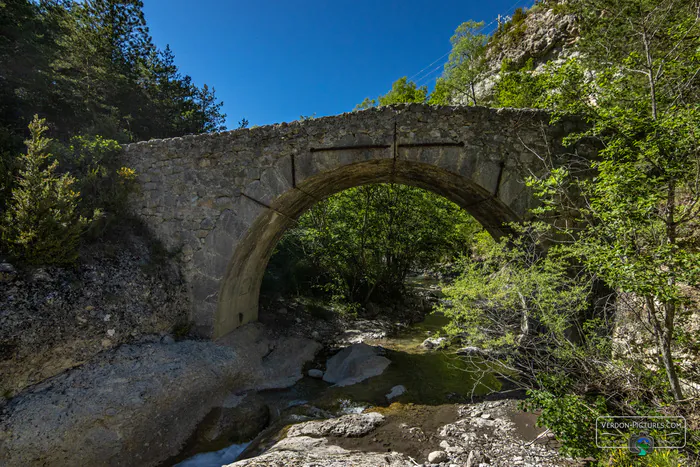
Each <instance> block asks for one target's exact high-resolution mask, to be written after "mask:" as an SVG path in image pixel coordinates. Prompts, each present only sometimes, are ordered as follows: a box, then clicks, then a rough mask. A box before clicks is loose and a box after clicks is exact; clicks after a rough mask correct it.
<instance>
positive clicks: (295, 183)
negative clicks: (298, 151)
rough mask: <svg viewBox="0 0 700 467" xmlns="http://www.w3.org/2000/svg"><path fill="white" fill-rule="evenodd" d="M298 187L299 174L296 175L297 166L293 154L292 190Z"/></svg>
mask: <svg viewBox="0 0 700 467" xmlns="http://www.w3.org/2000/svg"><path fill="white" fill-rule="evenodd" d="M296 187H297V174H296V166H295V163H294V153H293V152H292V188H296Z"/></svg>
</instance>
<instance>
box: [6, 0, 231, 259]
mask: <svg viewBox="0 0 700 467" xmlns="http://www.w3.org/2000/svg"><path fill="white" fill-rule="evenodd" d="M221 107H222V103H221V102H219V101H218V100H217V99H216V96H215V94H214V90H213V89H212V88H209V87H208V86H207V85H203V86H201V87H200V86H197V85H195V84H194V83H193V82H192V79H191V78H190V77H189V76H186V75H183V74H182V73H181V72H180V71H179V69H178V67H177V66H176V65H175V58H174V55H173V53H172V51H171V50H170V49H169V48H168V47H166V48H165V50H159V49H158V48H157V47H156V46H155V45H154V44H153V41H152V39H151V37H150V35H149V33H148V27H147V24H146V19H145V17H144V15H143V3H142V2H141V1H139V0H89V1H85V2H83V1H70V0H41V1H37V2H34V1H29V0H5V1H3V2H0V218H2V242H1V243H0V254H5V255H9V256H10V257H11V258H12V259H13V260H14V261H17V262H19V263H33V264H42V263H70V262H73V261H74V260H75V259H76V258H77V248H78V246H79V244H80V242H81V241H90V240H94V239H96V238H100V237H101V236H103V235H105V234H106V233H108V231H109V229H110V228H111V226H113V225H116V223H118V222H123V221H124V219H125V217H126V216H127V213H126V210H125V200H126V196H127V193H128V190H129V187H130V185H131V182H132V181H133V179H134V177H135V174H134V172H133V170H131V169H130V168H128V167H122V166H121V164H119V162H118V154H119V152H120V150H121V147H120V144H124V143H129V142H133V141H140V140H145V139H150V138H167V137H174V136H182V135H186V134H196V133H203V132H210V131H218V130H222V129H224V118H225V115H223V114H222V113H221ZM30 124H31V125H30ZM28 128H29V131H28ZM28 138H29V139H28ZM27 139H28V141H27V144H26V146H27V149H26V154H23V153H24V152H25V143H24V141H25V140H27ZM69 232H70V233H69Z"/></svg>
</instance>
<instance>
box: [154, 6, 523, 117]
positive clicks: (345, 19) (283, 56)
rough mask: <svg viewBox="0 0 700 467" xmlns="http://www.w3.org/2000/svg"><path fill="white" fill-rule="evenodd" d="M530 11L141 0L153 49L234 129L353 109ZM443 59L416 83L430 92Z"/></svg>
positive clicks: (459, 7) (502, 7)
mask: <svg viewBox="0 0 700 467" xmlns="http://www.w3.org/2000/svg"><path fill="white" fill-rule="evenodd" d="M532 3H533V1H532V0H520V1H516V0H482V1H474V0H462V1H452V0H450V1H447V0H445V1H440V0H435V1H417V0H404V1H394V0H354V1H349V0H327V1H321V0H314V1H311V0H286V1H277V0H275V1H273V0H248V1H238V0H235V1H234V0H197V1H193V0H144V4H145V6H144V11H145V14H146V20H147V22H148V25H149V28H150V32H151V35H152V36H153V39H154V41H155V43H156V45H158V46H159V47H161V48H164V47H165V46H166V45H167V44H170V47H171V48H172V50H173V52H174V53H175V61H176V63H177V65H178V66H179V67H180V70H181V71H182V73H183V74H188V75H190V76H192V78H193V79H194V81H195V83H197V84H198V85H201V84H203V83H207V84H208V85H210V86H213V87H214V88H215V89H216V93H217V97H218V98H219V99H220V100H223V101H224V111H225V113H226V114H228V118H227V125H228V127H229V128H235V127H236V126H237V124H238V121H239V120H240V119H241V118H243V117H245V118H247V119H248V120H249V121H250V125H265V124H269V123H277V122H283V121H286V122H289V121H292V120H297V119H298V118H299V116H300V115H313V114H316V116H317V117H321V116H325V115H334V114H338V113H342V112H347V111H350V110H352V109H353V108H354V107H355V105H356V104H358V103H360V102H361V101H362V100H363V99H364V98H365V97H368V96H371V97H375V96H377V95H379V94H383V93H385V92H386V91H387V90H388V89H389V88H390V87H391V83H392V82H394V81H395V80H396V79H398V78H400V77H402V76H409V77H410V76H413V75H416V74H417V73H419V72H420V71H421V70H422V69H424V68H425V67H427V66H428V65H429V64H430V63H431V62H433V61H435V60H436V59H438V58H439V57H440V56H441V55H443V54H445V53H447V52H449V50H450V36H451V35H452V33H453V31H454V29H455V28H456V27H457V26H458V25H459V24H460V23H462V22H463V21H467V20H469V19H474V20H484V21H485V22H486V23H490V22H491V21H493V20H494V19H495V18H496V16H497V15H498V14H499V13H500V14H512V12H513V10H514V9H515V8H516V7H518V6H530V5H531V4H532ZM489 29H493V25H492V26H491V27H490V28H489ZM445 60H446V57H445V58H443V59H442V60H440V61H438V62H436V63H435V64H434V65H432V66H430V67H429V68H428V69H426V70H425V71H424V72H423V73H421V74H418V75H417V76H416V77H415V78H414V80H417V81H419V84H428V85H429V86H432V85H433V84H434V82H435V78H437V77H438V76H439V74H440V72H441V70H442V67H441V64H443V63H444V62H445ZM430 72H432V73H430ZM429 73H430V74H429ZM424 75H427V76H424Z"/></svg>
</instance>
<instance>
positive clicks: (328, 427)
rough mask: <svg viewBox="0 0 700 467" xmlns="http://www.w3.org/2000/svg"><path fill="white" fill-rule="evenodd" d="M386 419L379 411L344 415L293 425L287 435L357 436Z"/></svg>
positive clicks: (364, 433) (369, 430) (367, 431)
mask: <svg viewBox="0 0 700 467" xmlns="http://www.w3.org/2000/svg"><path fill="white" fill-rule="evenodd" d="M383 421H384V415H382V414H380V413H377V412H369V413H360V414H351V415H343V416H342V417H339V418H331V419H329V420H320V421H312V422H306V423H300V424H298V425H294V426H292V427H291V428H290V429H289V431H288V432H287V436H290V437H294V436H313V437H316V438H322V437H324V436H342V437H344V438H356V437H358V436H364V435H366V434H367V433H370V432H371V431H372V430H374V429H375V428H376V427H378V426H379V425H381V423H382V422H383Z"/></svg>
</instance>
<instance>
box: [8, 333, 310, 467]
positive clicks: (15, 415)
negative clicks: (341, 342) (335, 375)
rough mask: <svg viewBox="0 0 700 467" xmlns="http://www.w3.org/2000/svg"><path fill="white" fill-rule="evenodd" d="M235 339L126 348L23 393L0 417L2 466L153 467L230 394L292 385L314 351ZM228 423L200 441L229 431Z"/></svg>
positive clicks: (281, 341) (258, 336)
mask: <svg viewBox="0 0 700 467" xmlns="http://www.w3.org/2000/svg"><path fill="white" fill-rule="evenodd" d="M232 334H233V335H232V336H230V337H229V338H228V339H226V340H221V341H219V342H218V343H215V342H197V341H181V342H176V343H173V344H169V345H166V344H162V343H160V342H159V343H151V344H140V345H124V346H121V347H120V348H119V349H116V350H115V351H111V352H104V353H103V354H101V355H99V356H98V358H94V359H93V360H92V361H91V362H90V363H88V364H85V365H82V366H81V367H78V368H75V369H73V370H70V371H68V372H65V373H63V374H61V375H59V376H56V377H54V378H51V379H49V380H47V381H45V382H43V383H41V384H39V385H37V386H35V387H33V388H32V389H31V390H27V391H25V392H23V393H21V394H20V395H18V396H17V397H15V398H14V399H12V400H11V401H10V402H9V403H8V404H7V405H6V406H5V407H4V408H3V411H2V413H1V414H0V465H2V466H3V467H14V466H33V465H51V466H57V467H61V466H76V465H91V466H132V465H138V466H144V467H148V466H154V465H159V464H160V463H161V462H163V461H164V460H166V459H168V458H169V457H171V456H174V455H176V454H177V453H178V452H179V451H180V450H181V448H182V446H183V444H184V443H185V442H186V441H187V440H188V439H190V437H191V436H192V435H193V434H194V432H195V429H196V427H197V425H198V424H199V422H200V421H202V420H203V419H204V418H205V416H206V415H207V414H209V413H211V411H212V409H214V408H216V407H224V408H226V405H227V404H225V402H226V400H227V397H228V396H229V395H230V394H231V393H232V392H240V391H246V390H254V389H263V388H265V389H269V388H282V387H287V386H289V385H292V384H294V382H296V381H297V380H299V379H300V378H301V377H302V367H303V365H304V363H305V362H306V361H308V360H311V359H313V356H314V353H315V352H316V351H317V350H318V349H319V348H320V345H319V344H318V343H316V342H314V341H312V340H309V339H301V338H286V337H282V338H277V339H274V338H272V336H270V335H268V333H267V332H265V330H264V328H263V327H262V326H261V325H259V323H257V324H253V325H248V326H243V327H242V328H239V329H237V330H236V331H234V333H232ZM222 343H226V344H228V345H222ZM229 408H230V407H229ZM263 410H264V409H261V411H260V412H259V413H258V414H257V415H259V416H260V419H259V420H258V421H259V422H260V424H262V421H260V420H262V419H263V418H264V414H263V413H262V411H263ZM225 412H229V411H225ZM219 415H222V414H219ZM228 415H232V413H227V414H226V416H224V417H223V419H222V418H221V416H219V417H218V420H217V421H216V424H215V428H213V430H212V432H210V433H208V434H207V435H208V436H214V437H216V435H217V432H218V433H223V431H225V430H226V429H228V428H230V427H231V423H230V420H227V417H228Z"/></svg>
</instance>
